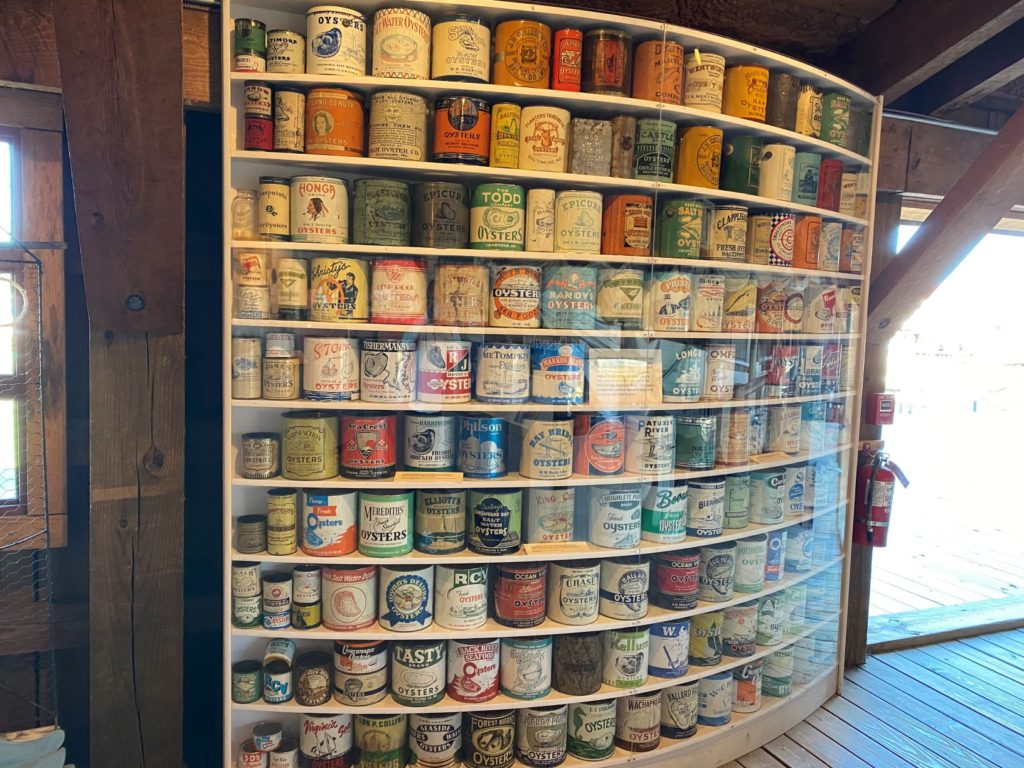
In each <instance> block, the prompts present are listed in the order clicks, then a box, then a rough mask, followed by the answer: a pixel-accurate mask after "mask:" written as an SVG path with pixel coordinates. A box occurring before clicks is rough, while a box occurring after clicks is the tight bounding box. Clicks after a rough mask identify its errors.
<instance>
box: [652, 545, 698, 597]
mask: <svg viewBox="0 0 1024 768" xmlns="http://www.w3.org/2000/svg"><path fill="white" fill-rule="evenodd" d="M652 562H653V569H654V577H653V578H654V589H653V590H652V591H651V601H652V602H653V603H654V604H655V605H656V606H658V607H659V608H667V609H669V610H672V611H688V610H690V609H692V608H696V607H697V580H698V576H699V572H700V552H697V551H692V550H683V551H680V552H669V553H667V554H660V555H654V556H653V558H652Z"/></svg>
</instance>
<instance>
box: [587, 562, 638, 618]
mask: <svg viewBox="0 0 1024 768" xmlns="http://www.w3.org/2000/svg"><path fill="white" fill-rule="evenodd" d="M650 576H651V563H650V561H649V560H647V559H645V558H637V557H616V558H610V559H606V560H602V561H601V589H600V601H599V604H598V610H599V611H600V613H601V615H602V616H608V617H609V618H612V619H640V618H643V617H644V616H646V615H647V606H648V599H647V592H648V588H649V586H650Z"/></svg>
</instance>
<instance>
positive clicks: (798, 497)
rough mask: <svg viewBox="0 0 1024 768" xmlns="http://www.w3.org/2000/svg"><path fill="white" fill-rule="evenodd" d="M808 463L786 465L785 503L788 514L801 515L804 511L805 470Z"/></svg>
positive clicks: (786, 513) (785, 511) (785, 512)
mask: <svg viewBox="0 0 1024 768" xmlns="http://www.w3.org/2000/svg"><path fill="white" fill-rule="evenodd" d="M805 471H806V465H804V464H796V465H791V466H788V467H786V469H785V472H786V479H785V486H784V487H785V492H784V495H783V504H784V505H785V510H784V514H785V515H786V516H793V517H796V516H799V515H802V514H803V513H804V509H805V507H804V472H805Z"/></svg>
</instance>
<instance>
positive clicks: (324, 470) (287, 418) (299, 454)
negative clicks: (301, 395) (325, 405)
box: [281, 411, 339, 480]
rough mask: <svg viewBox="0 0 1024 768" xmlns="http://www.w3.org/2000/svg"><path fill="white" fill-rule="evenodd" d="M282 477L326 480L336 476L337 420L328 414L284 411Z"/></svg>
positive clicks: (323, 412) (322, 412)
mask: <svg viewBox="0 0 1024 768" xmlns="http://www.w3.org/2000/svg"><path fill="white" fill-rule="evenodd" d="M282 418H283V419H284V439H283V440H282V446H283V448H282V451H281V454H282V459H281V466H282V471H281V476H282V477H285V478H287V479H288V480H328V479H330V478H332V477H337V475H338V452H339V450H338V449H339V444H338V419H337V417H336V416H335V415H334V414H332V413H330V412H329V411H327V412H325V411H286V412H285V413H284V414H282Z"/></svg>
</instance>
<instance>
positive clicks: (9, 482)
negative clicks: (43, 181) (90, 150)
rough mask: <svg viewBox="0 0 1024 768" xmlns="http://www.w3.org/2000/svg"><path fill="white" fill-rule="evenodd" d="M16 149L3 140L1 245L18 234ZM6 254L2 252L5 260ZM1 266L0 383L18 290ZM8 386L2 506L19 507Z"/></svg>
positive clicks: (9, 364)
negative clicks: (17, 504)
mask: <svg viewBox="0 0 1024 768" xmlns="http://www.w3.org/2000/svg"><path fill="white" fill-rule="evenodd" d="M13 155H14V147H13V144H12V142H11V140H10V139H8V138H6V137H2V136H0V242H3V243H7V242H10V241H11V234H12V233H13V231H14V173H13V168H12V165H13V159H14V158H13ZM3 254H4V251H0V258H2V256H3ZM3 267H4V265H3V263H2V262H0V382H3V381H4V378H6V377H10V376H12V375H13V374H14V372H15V369H16V365H15V358H14V319H15V314H16V312H17V309H16V307H15V301H16V299H15V289H14V287H13V285H12V281H13V278H14V275H13V273H12V272H11V271H10V270H8V269H4V268H3ZM10 394H11V393H10V391H9V388H8V387H7V386H4V385H3V384H2V383H0V504H5V505H6V504H11V503H17V502H18V500H19V497H20V489H19V485H20V484H19V482H18V464H19V462H18V432H19V430H18V420H17V411H18V408H17V403H16V401H15V400H14V399H13V398H12V397H10V396H9V395H10Z"/></svg>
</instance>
